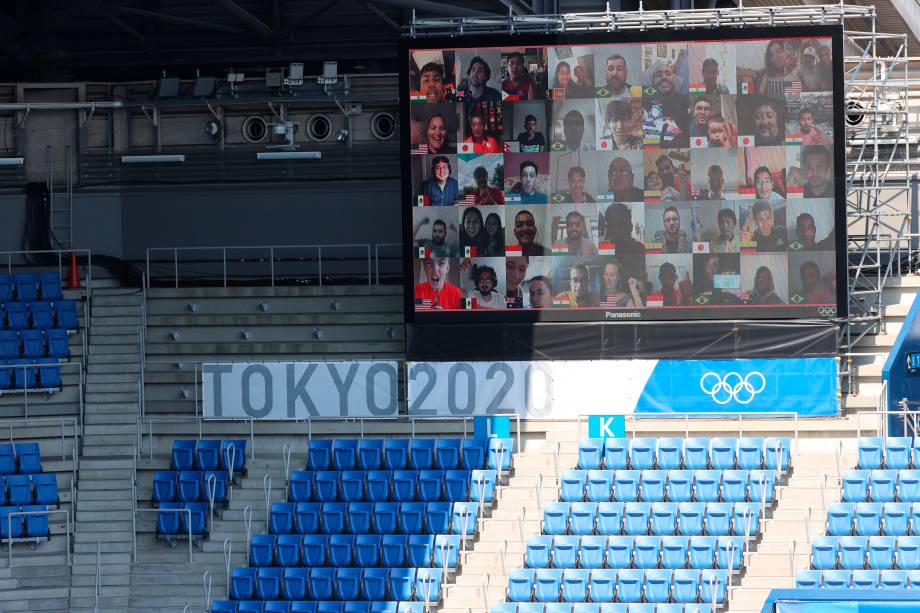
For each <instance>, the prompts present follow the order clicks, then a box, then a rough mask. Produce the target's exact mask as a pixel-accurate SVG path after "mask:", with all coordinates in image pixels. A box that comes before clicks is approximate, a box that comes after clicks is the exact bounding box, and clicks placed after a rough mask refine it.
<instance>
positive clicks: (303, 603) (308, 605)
mask: <svg viewBox="0 0 920 613" xmlns="http://www.w3.org/2000/svg"><path fill="white" fill-rule="evenodd" d="M394 604H395V603H394ZM316 605H317V603H316V602H314V601H312V600H300V601H297V602H292V603H291V613H316ZM395 611H396V608H395V607H394V608H393V611H392V612H387V613H395Z"/></svg>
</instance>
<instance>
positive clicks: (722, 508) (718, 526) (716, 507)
mask: <svg viewBox="0 0 920 613" xmlns="http://www.w3.org/2000/svg"><path fill="white" fill-rule="evenodd" d="M731 522H732V504H731V503H730V502H707V503H706V534H708V535H710V536H725V535H728V534H729V533H730V532H731Z"/></svg>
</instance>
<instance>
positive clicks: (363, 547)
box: [355, 534, 382, 598]
mask: <svg viewBox="0 0 920 613" xmlns="http://www.w3.org/2000/svg"><path fill="white" fill-rule="evenodd" d="M379 564H380V535H379V534H358V535H357V536H355V566H360V567H362V568H373V567H375V566H378V565H379ZM381 598H382V596H381Z"/></svg>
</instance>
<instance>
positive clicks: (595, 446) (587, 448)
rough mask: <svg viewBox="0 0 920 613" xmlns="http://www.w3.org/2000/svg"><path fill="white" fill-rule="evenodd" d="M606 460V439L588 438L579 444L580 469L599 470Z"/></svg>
mask: <svg viewBox="0 0 920 613" xmlns="http://www.w3.org/2000/svg"><path fill="white" fill-rule="evenodd" d="M603 459H604V439H601V438H587V439H582V440H581V442H579V443H578V468H580V469H581V470H597V469H599V468H600V467H601V462H602V461H603Z"/></svg>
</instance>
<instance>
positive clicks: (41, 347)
mask: <svg viewBox="0 0 920 613" xmlns="http://www.w3.org/2000/svg"><path fill="white" fill-rule="evenodd" d="M45 357H49V358H60V359H65V358H69V357H70V342H69V341H68V340H67V330H65V329H63V328H51V329H47V330H18V331H17V330H0V358H2V359H4V360H18V359H19V358H29V359H36V358H45Z"/></svg>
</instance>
